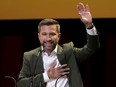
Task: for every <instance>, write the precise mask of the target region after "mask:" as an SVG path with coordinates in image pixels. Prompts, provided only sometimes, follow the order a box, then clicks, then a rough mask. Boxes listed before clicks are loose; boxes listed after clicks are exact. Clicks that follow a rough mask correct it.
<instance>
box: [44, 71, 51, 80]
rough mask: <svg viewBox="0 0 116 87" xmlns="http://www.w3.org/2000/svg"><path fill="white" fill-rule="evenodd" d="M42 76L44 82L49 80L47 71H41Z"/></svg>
mask: <svg viewBox="0 0 116 87" xmlns="http://www.w3.org/2000/svg"><path fill="white" fill-rule="evenodd" d="M43 78H44V82H48V81H49V80H50V79H49V77H48V75H47V72H44V73H43Z"/></svg>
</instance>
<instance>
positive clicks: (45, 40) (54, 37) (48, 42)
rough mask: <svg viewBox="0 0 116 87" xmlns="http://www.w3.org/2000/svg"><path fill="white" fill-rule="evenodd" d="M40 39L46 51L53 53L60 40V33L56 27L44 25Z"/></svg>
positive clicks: (39, 34)
mask: <svg viewBox="0 0 116 87" xmlns="http://www.w3.org/2000/svg"><path fill="white" fill-rule="evenodd" d="M38 38H39V40H40V43H41V44H42V45H43V47H44V50H47V51H52V50H54V48H55V46H56V44H57V43H58V41H59V39H60V33H58V30H57V27H56V25H43V26H41V30H40V32H39V33H38Z"/></svg>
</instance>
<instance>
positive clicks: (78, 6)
mask: <svg viewBox="0 0 116 87" xmlns="http://www.w3.org/2000/svg"><path fill="white" fill-rule="evenodd" d="M77 9H78V12H79V13H81V12H85V11H89V6H88V5H86V6H84V4H83V3H79V4H78V5H77Z"/></svg>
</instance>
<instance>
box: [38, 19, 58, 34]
mask: <svg viewBox="0 0 116 87" xmlns="http://www.w3.org/2000/svg"><path fill="white" fill-rule="evenodd" d="M43 25H56V26H57V30H58V33H60V24H59V22H58V21H56V20H54V19H43V20H42V21H40V23H39V24H38V32H40V30H41V26H43Z"/></svg>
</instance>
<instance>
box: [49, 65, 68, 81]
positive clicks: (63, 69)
mask: <svg viewBox="0 0 116 87" xmlns="http://www.w3.org/2000/svg"><path fill="white" fill-rule="evenodd" d="M69 70H70V68H67V64H63V65H61V66H59V67H57V68H55V67H54V68H53V67H52V68H50V69H49V70H48V76H49V78H51V79H56V78H59V77H61V76H64V75H67V74H69Z"/></svg>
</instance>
